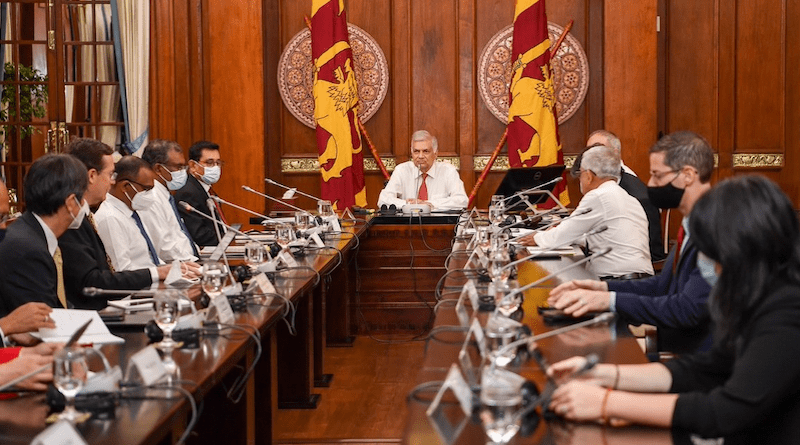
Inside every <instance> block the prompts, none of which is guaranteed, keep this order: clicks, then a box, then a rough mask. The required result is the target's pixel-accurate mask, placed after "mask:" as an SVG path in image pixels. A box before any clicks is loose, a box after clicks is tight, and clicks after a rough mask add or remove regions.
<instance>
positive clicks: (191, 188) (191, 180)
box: [174, 175, 202, 197]
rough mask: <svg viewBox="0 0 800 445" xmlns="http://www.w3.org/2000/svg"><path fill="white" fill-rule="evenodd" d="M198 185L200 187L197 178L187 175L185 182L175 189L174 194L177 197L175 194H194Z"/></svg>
mask: <svg viewBox="0 0 800 445" xmlns="http://www.w3.org/2000/svg"><path fill="white" fill-rule="evenodd" d="M198 187H200V188H202V186H201V185H200V181H198V180H197V178H195V177H194V176H192V175H187V177H186V184H183V187H181V188H179V189H178V190H175V195H174V196H176V197H177V196H186V195H191V194H194V193H195V192H196V191H197V188H198Z"/></svg>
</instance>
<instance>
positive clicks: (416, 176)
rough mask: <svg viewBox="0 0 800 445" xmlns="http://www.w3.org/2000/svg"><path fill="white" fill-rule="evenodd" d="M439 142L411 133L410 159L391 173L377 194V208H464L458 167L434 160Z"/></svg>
mask: <svg viewBox="0 0 800 445" xmlns="http://www.w3.org/2000/svg"><path fill="white" fill-rule="evenodd" d="M438 155H439V143H438V141H437V140H436V137H434V136H433V135H432V134H430V133H428V132H427V131H425V130H419V131H416V132H414V134H412V135H411V160H410V161H406V162H404V163H402V164H400V165H398V166H397V167H395V169H394V171H393V172H392V177H391V178H390V179H389V182H388V183H387V184H386V187H384V189H383V190H381V194H380V196H379V197H378V207H380V206H383V205H387V206H389V205H394V206H395V207H397V208H398V209H401V208H402V207H403V206H404V205H406V204H427V205H428V206H429V207H430V208H431V210H457V209H465V208H466V207H467V204H468V203H469V199H468V198H467V193H466V192H465V191H464V182H463V181H461V177H460V176H459V175H458V170H456V168H455V167H453V166H452V165H451V164H449V163H446V162H436V158H437V156H438Z"/></svg>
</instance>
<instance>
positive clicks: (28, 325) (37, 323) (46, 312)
mask: <svg viewBox="0 0 800 445" xmlns="http://www.w3.org/2000/svg"><path fill="white" fill-rule="evenodd" d="M52 311H53V308H51V307H50V306H48V305H46V304H44V303H25V304H23V305H22V306H20V307H18V308H16V309H14V310H13V311H12V312H11V313H10V314H8V315H6V316H5V317H3V318H0V328H2V329H3V333H4V334H6V335H12V334H24V333H26V332H33V331H38V330H39V329H41V328H47V329H54V328H55V327H56V324H55V322H53V320H52V319H51V318H50V312H52Z"/></svg>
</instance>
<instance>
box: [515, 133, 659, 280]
mask: <svg viewBox="0 0 800 445" xmlns="http://www.w3.org/2000/svg"><path fill="white" fill-rule="evenodd" d="M620 171H621V168H620V160H619V154H618V153H617V151H616V150H614V149H613V148H611V147H605V146H602V145H601V146H597V147H593V148H590V149H588V150H586V151H585V152H583V156H582V160H581V165H580V170H579V173H578V180H579V181H580V188H581V193H583V198H582V199H581V201H580V203H578V207H577V208H576V209H575V212H576V216H574V217H572V218H569V219H567V220H565V221H564V222H562V223H561V224H559V225H557V226H555V227H553V228H552V229H550V230H546V231H542V232H538V233H535V234H532V235H529V236H527V237H525V238H523V239H522V240H521V241H522V243H523V244H525V245H528V246H541V247H544V248H555V247H557V246H563V245H564V243H566V242H569V241H570V240H576V242H577V241H579V242H581V243H583V242H584V241H583V240H582V239H580V238H581V235H582V234H584V233H586V232H589V231H590V230H593V229H597V228H598V227H601V226H607V227H608V229H606V230H605V231H602V232H600V233H597V234H594V235H591V236H588V237H586V241H585V242H586V244H587V247H588V248H589V250H590V251H592V252H602V251H603V250H605V249H607V248H611V252H610V253H608V254H607V255H604V256H600V257H597V258H595V259H593V260H592V261H591V262H590V263H589V265H588V267H587V268H588V270H589V271H590V272H592V273H594V274H595V275H597V276H599V277H600V278H601V279H614V278H624V279H632V278H642V277H645V276H651V275H653V263H652V262H651V261H650V246H649V243H650V236H649V234H648V230H647V217H646V216H645V213H644V210H643V209H642V206H641V205H640V204H639V201H637V200H636V198H634V197H632V196H630V195H629V194H628V193H627V192H625V190H623V189H622V188H621V187H620V186H619V184H617V181H618V180H619V174H620ZM586 209H591V211H590V212H587V213H584V214H581V212H583V211H585V210H586Z"/></svg>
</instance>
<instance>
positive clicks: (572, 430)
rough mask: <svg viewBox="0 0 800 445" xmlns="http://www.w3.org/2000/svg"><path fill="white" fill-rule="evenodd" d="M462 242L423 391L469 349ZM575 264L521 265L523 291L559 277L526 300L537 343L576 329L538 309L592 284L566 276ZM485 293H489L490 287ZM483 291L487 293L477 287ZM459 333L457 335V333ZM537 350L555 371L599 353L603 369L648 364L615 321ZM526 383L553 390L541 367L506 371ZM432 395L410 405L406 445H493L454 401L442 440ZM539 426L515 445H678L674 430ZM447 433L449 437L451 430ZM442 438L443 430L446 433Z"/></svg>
mask: <svg viewBox="0 0 800 445" xmlns="http://www.w3.org/2000/svg"><path fill="white" fill-rule="evenodd" d="M463 246H464V243H463V242H456V243H455V244H454V247H453V254H452V255H451V258H450V260H449V261H448V269H449V270H451V271H452V272H450V275H449V276H448V278H447V279H446V280H445V282H444V287H443V289H442V291H441V293H442V299H443V300H444V299H452V301H451V302H448V303H452V304H448V303H442V304H441V305H440V307H439V308H438V311H437V314H436V320H435V323H434V328H433V330H434V332H435V335H433V336H431V337H430V338H429V340H428V344H427V347H426V351H425V357H424V358H422V360H421V361H420V362H421V366H420V371H419V374H418V377H417V381H418V383H419V384H421V385H422V384H425V383H426V382H436V381H443V380H445V377H446V375H447V372H448V371H449V369H450V367H451V365H452V364H453V363H458V353H459V351H460V349H461V347H462V344H463V342H464V338H465V333H464V332H463V331H461V332H458V331H457V330H454V329H453V328H454V327H456V326H459V321H458V318H457V316H456V313H455V309H454V307H455V301H456V299H458V297H459V294H460V291H461V288H462V287H463V284H464V283H465V282H466V280H467V278H468V277H469V276H470V275H472V274H469V273H460V272H458V269H461V268H463V267H464V264H465V262H466V261H467V254H468V252H464V251H459V249H463V248H464V247H463ZM573 261H575V259H573V258H570V257H563V258H558V259H543V260H539V261H529V262H526V263H523V264H522V265H520V267H519V268H518V280H519V283H520V286H523V285H525V284H528V283H532V282H533V281H535V280H538V279H540V278H544V277H545V276H546V275H548V274H551V273H555V275H556V276H555V277H554V278H551V279H549V280H547V281H545V282H543V283H542V284H541V287H536V288H533V289H530V290H528V291H526V292H525V299H524V302H523V305H522V310H523V314H524V315H523V317H522V319H521V322H522V323H523V324H525V325H527V326H528V327H530V328H531V330H532V332H533V334H534V335H536V334H541V333H544V332H548V331H551V330H553V329H557V328H561V327H564V326H566V325H568V324H570V323H574V321H569V322H556V323H552V324H551V323H545V321H544V320H543V318H542V317H541V316H540V315H539V314H538V312H537V306H540V305H543V304H544V302H545V301H546V299H547V295H548V293H549V291H550V289H552V288H553V287H555V286H556V285H558V284H559V283H561V282H564V281H568V280H572V279H587V278H592V277H591V276H590V275H589V274H588V272H587V271H586V270H585V269H584V268H583V267H577V268H574V269H572V270H568V271H561V270H562V269H563V268H565V267H566V266H568V265H570V264H572V262H573ZM483 286H484V288H483V289H484V293H485V284H484V285H483ZM478 289H479V291H481V290H482V289H481V285H480V284H479V285H478ZM476 316H478V317H479V318H483V319H484V320H485V317H486V314H485V313H480V312H478V313H477V314H476ZM456 329H457V328H456ZM537 344H538V350H539V352H540V353H541V356H542V358H543V360H541V361H542V362H543V363H542V364H544V365H545V366H546V365H547V364H551V363H555V362H557V361H559V360H563V359H566V358H569V357H572V356H576V355H581V356H586V355H588V354H591V353H595V354H597V355H598V356H599V359H600V362H601V363H602V362H610V363H620V364H623V363H646V362H647V360H646V357H645V355H644V353H643V352H642V350H641V349H640V347H639V345H638V343H637V342H636V340H635V338H633V337H632V335H631V333H630V331H629V330H628V327H627V325H626V324H625V323H621V322H618V321H616V320H615V322H613V323H610V324H608V323H607V324H598V325H595V326H590V327H583V328H579V329H576V330H574V331H571V332H567V333H563V334H559V335H556V336H553V337H549V338H546V339H543V340H541V341H539V342H537ZM508 369H509V370H512V371H514V372H516V373H518V374H520V375H522V376H523V377H525V378H526V379H528V380H531V381H533V382H535V383H536V386H537V387H538V389H539V390H540V391H543V390H544V389H545V388H546V387H547V378H546V376H545V374H544V372H543V371H542V369H541V367H540V365H539V362H538V361H537V360H534V359H529V360H527V361H525V362H524V363H522V364H518V365H514V366H510V367H509V368H508ZM433 388H434V389H432V390H429V391H427V392H422V391H421V392H420V393H419V394H417V395H416V396H415V397H410V398H409V400H408V406H409V415H408V420H407V423H406V431H405V433H404V437H403V442H404V443H407V444H415V445H417V444H438V443H442V444H444V443H448V444H451V443H454V444H487V443H490V442H491V441H489V439H488V438H487V437H486V435H485V433H484V431H483V428H482V426H481V424H480V421H478V420H477V419H468V418H466V416H465V415H464V414H463V412H461V409H460V408H459V407H458V404H457V403H454V402H455V398H454V397H453V395H452V393H450V394H448V395H449V397H447V396H446V397H445V399H444V400H445V401H448V400H449V403H445V404H443V408H442V409H443V413H444V416H445V417H446V418H448V419H449V420H448V422H447V423H449V427H450V428H453V431H450V432H449V433H445V434H442V433H441V432H440V431H437V428H436V427H434V425H433V423H432V422H431V421H430V419H429V418H428V416H427V415H426V410H427V409H428V407H429V405H430V403H431V401H432V400H433V397H434V395H435V392H434V391H436V390H438V386H434V387H433ZM537 420H538V423H536V422H531V423H528V424H526V425H523V428H522V429H521V431H520V433H518V434H517V435H516V436H515V437H514V438H512V439H511V442H510V443H511V444H615V443H626V444H634V443H635V444H641V443H648V444H659V443H670V444H671V443H673V438H672V434H671V432H670V431H669V430H664V429H656V428H645V427H638V426H631V427H625V428H611V427H603V426H601V425H597V424H577V423H568V422H564V421H562V420H559V419H556V420H551V421H544V420H542V419H541V418H538V417H537ZM447 428H448V427H447V426H446V427H445V428H444V430H447ZM459 428H463V429H462V430H461V431H460V433H456V432H457V431H458V429H459ZM440 430H441V428H440Z"/></svg>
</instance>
